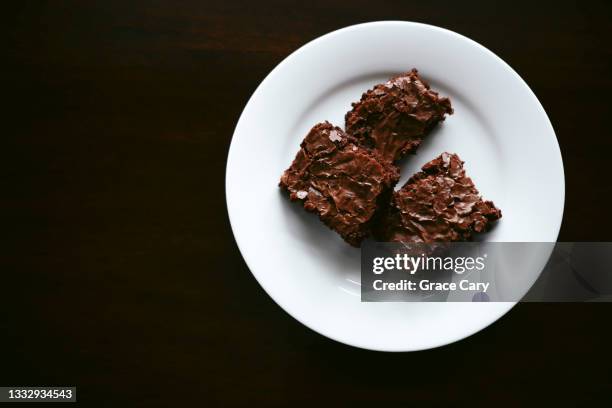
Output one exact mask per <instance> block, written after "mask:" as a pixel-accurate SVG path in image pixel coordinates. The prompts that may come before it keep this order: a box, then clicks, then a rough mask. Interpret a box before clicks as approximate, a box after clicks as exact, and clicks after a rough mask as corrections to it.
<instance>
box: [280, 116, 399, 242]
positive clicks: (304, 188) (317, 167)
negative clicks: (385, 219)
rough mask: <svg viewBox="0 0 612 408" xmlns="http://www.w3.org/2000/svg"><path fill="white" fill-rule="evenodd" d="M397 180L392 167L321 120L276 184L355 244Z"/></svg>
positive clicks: (350, 137)
mask: <svg viewBox="0 0 612 408" xmlns="http://www.w3.org/2000/svg"><path fill="white" fill-rule="evenodd" d="M398 179H399V173H398V170H397V168H396V167H395V166H393V165H390V164H384V162H383V161H382V160H380V158H378V157H377V156H376V153H375V152H372V151H369V150H368V149H364V148H363V147H361V146H359V145H358V144H357V143H356V140H355V139H354V138H353V137H352V136H350V135H347V134H346V133H345V132H344V131H342V129H340V128H339V127H335V126H333V125H332V124H330V123H329V122H324V123H319V124H317V125H315V126H314V127H313V128H312V129H311V130H310V132H309V133H308V135H306V137H305V138H304V141H303V142H302V144H301V145H300V150H299V151H298V153H297V155H296V157H295V160H294V161H293V163H292V164H291V167H289V168H288V169H287V170H286V171H285V173H284V174H283V175H282V177H281V180H280V184H279V185H280V187H281V188H282V189H284V190H286V191H287V192H288V193H289V198H290V199H291V200H292V201H301V202H302V203H303V205H304V208H305V209H306V210H308V211H311V212H313V213H316V214H318V215H319V217H320V218H321V220H322V221H323V222H324V223H325V224H326V225H327V226H328V227H329V228H331V229H332V230H334V231H336V232H338V233H339V234H340V235H341V236H342V238H344V239H345V240H346V241H347V242H348V243H349V244H351V245H353V246H359V245H360V243H361V241H362V240H363V239H364V238H365V237H366V236H368V235H369V233H370V223H371V221H372V218H373V216H374V214H375V213H376V211H377V209H378V207H379V205H380V204H381V203H382V202H384V201H385V200H384V198H385V196H386V197H387V198H388V196H389V194H390V193H391V191H392V189H393V186H394V185H395V183H397V180H398Z"/></svg>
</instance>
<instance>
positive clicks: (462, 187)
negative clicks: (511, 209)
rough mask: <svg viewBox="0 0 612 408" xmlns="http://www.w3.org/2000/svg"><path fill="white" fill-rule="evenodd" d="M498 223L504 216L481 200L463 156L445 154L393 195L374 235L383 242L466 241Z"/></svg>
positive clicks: (492, 205) (491, 205) (424, 167)
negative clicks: (493, 223)
mask: <svg viewBox="0 0 612 408" xmlns="http://www.w3.org/2000/svg"><path fill="white" fill-rule="evenodd" d="M499 218H501V211H500V210H499V209H498V208H496V207H495V205H494V204H493V203H492V202H491V201H484V200H483V199H482V198H481V197H480V195H479V193H478V190H477V189H476V187H475V186H474V183H473V182H472V180H471V179H470V178H469V177H467V176H466V175H465V170H464V169H463V162H462V161H461V159H460V158H459V156H457V155H456V154H450V153H442V155H440V156H439V157H438V158H436V159H434V160H432V161H430V162H429V163H427V164H425V165H424V166H423V168H422V171H420V172H418V173H416V174H415V175H414V176H412V177H411V178H410V180H408V182H406V184H404V186H403V187H402V188H401V189H400V190H398V191H396V192H394V193H393V197H392V198H391V203H390V205H389V207H388V208H387V210H386V213H385V214H384V215H382V216H381V222H380V223H379V224H378V225H377V226H376V231H375V235H376V238H377V239H378V240H380V241H401V242H450V241H467V240H470V239H471V238H472V236H473V234H474V233H475V232H483V231H486V230H488V229H489V227H490V226H491V223H492V222H494V221H495V220H497V219H499Z"/></svg>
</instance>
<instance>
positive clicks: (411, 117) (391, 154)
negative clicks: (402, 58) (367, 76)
mask: <svg viewBox="0 0 612 408" xmlns="http://www.w3.org/2000/svg"><path fill="white" fill-rule="evenodd" d="M452 113H453V109H452V108H451V103H450V100H449V99H448V98H445V97H440V96H438V93H437V92H434V91H432V90H431V89H430V88H429V84H428V83H427V82H426V81H424V80H423V79H421V78H420V77H419V75H418V73H417V70H416V69H413V70H412V71H410V72H407V73H405V74H402V75H398V76H396V77H394V78H391V79H390V80H389V81H387V82H385V83H383V84H379V85H376V86H375V87H374V88H373V89H371V90H369V91H367V92H365V93H364V94H363V95H362V97H361V100H360V101H359V102H355V103H353V109H352V110H351V111H349V112H347V114H346V116H345V121H346V132H347V133H349V134H350V135H352V136H354V137H355V138H357V140H358V142H359V144H361V145H362V146H366V147H368V148H370V149H372V150H375V151H376V152H378V154H379V155H380V156H381V157H383V158H384V159H385V160H388V161H391V162H395V161H397V160H399V159H400V158H402V157H403V156H404V155H406V154H408V153H413V152H414V151H415V150H416V148H417V147H418V146H419V145H420V144H421V141H422V140H423V138H424V137H425V135H426V134H427V133H428V132H429V131H430V130H431V129H432V128H433V127H434V126H435V125H436V124H437V123H438V122H440V121H442V120H444V117H445V115H446V114H452Z"/></svg>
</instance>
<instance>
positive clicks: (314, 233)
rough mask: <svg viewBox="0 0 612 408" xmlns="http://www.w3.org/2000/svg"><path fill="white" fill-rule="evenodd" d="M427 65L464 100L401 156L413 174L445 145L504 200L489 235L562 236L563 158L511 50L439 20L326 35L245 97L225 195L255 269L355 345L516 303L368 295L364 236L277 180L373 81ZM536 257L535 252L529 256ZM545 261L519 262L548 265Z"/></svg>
mask: <svg viewBox="0 0 612 408" xmlns="http://www.w3.org/2000/svg"><path fill="white" fill-rule="evenodd" d="M413 67H414V68H417V69H418V70H419V72H420V74H421V75H422V76H423V77H424V78H425V79H426V80H428V81H429V82H430V83H431V85H432V88H433V89H434V90H437V91H439V92H440V93H441V94H442V95H446V96H449V97H450V98H451V101H452V104H453V108H454V109H455V113H454V115H452V116H449V117H448V118H447V119H446V121H445V122H444V123H443V124H441V125H440V126H438V127H437V129H436V130H435V131H434V132H433V134H431V135H430V136H429V137H428V138H427V139H426V141H425V143H424V144H423V145H422V146H421V147H420V148H419V150H418V152H417V154H416V156H413V157H412V158H411V159H409V160H407V162H406V165H405V166H403V168H402V180H401V181H400V184H399V185H401V184H402V183H403V181H404V180H406V179H407V178H408V177H409V176H410V175H411V174H412V173H414V172H415V171H417V170H418V169H419V168H420V166H421V165H423V164H424V163H426V162H427V161H429V160H431V159H433V158H434V157H436V156H437V155H439V154H440V153H441V152H443V151H449V152H456V153H458V154H459V155H460V157H461V158H462V159H463V160H465V162H466V164H465V167H466V170H467V173H468V175H470V176H471V177H472V179H473V180H474V182H475V184H476V186H477V187H478V189H479V190H480V192H481V193H482V195H483V196H484V197H485V198H486V199H490V200H493V201H494V202H495V204H496V205H497V206H498V207H500V208H501V209H502V211H503V218H502V219H501V220H500V222H499V223H498V225H497V227H496V228H495V229H494V230H493V231H492V232H491V233H489V234H488V235H486V236H485V239H486V240H490V241H540V242H554V241H556V239H557V235H558V232H559V227H560V224H561V218H562V215H563V204H564V176H563V164H562V161H561V153H560V151H559V145H558V144H557V139H556V137H555V133H554V130H553V128H552V126H551V124H550V121H549V120H548V117H547V116H546V113H545V112H544V109H543V108H542V106H541V105H540V103H539V102H538V100H537V98H536V97H535V95H534V94H533V92H532V91H531V90H530V89H529V87H528V86H527V84H525V82H524V81H523V80H522V79H521V78H520V77H519V76H518V74H517V73H516V72H514V71H513V70H512V68H510V67H509V66H508V65H507V64H506V63H505V62H504V61H502V60H501V59H500V58H499V57H497V56H496V55H495V54H493V53H492V52H491V51H489V50H487V49H486V48H484V47H483V46H481V45H479V44H477V43H476V42H474V41H472V40H470V39H468V38H466V37H463V36H461V35H459V34H456V33H454V32H452V31H448V30H445V29H442V28H438V27H434V26H430V25H424V24H417V23H410V22H399V21H385V22H375V23H367V24H360V25H355V26H351V27H347V28H344V29H341V30H338V31H334V32H332V33H330V34H327V35H324V36H322V37H320V38H317V39H316V40H314V41H312V42H310V43H308V44H306V45H304V46H303V47H301V48H300V49H299V50H297V51H295V52H294V53H293V54H291V55H290V56H289V57H287V58H286V59H285V60H284V61H283V62H281V63H280V64H279V65H278V66H277V67H276V68H275V69H274V70H273V71H272V72H271V73H270V74H269V75H268V76H267V77H266V79H265V80H264V81H263V82H262V83H261V85H260V86H259V87H258V88H257V90H256V91H255V93H254V94H253V96H252V97H251V99H250V100H249V102H248V104H247V106H246V107H245V109H244V111H243V113H242V116H241V117H240V120H239V121H238V125H237V126H236V130H235V132H234V137H233V139H232V144H231V147H230V151H229V156H228V160H227V174H226V195H227V196H226V198H227V207H228V212H229V217H230V221H231V225H232V229H233V232H234V235H235V237H236V241H237V243H238V247H239V248H240V251H241V252H242V255H243V256H244V259H245V261H246V263H247V264H248V266H249V268H250V269H251V271H252V273H253V275H254V276H255V278H256V279H257V280H258V281H259V283H260V284H261V286H262V287H263V288H264V289H265V291H266V292H267V293H268V294H269V295H270V296H271V297H272V298H273V299H274V300H275V301H276V302H277V303H278V304H279V305H280V306H281V307H282V308H283V309H285V310H286V311H287V312H288V313H289V314H290V315H292V316H293V317H294V318H296V319H297V320H299V321H300V322H302V323H303V324H304V325H306V326H308V327H310V328H311V329H313V330H315V331H317V332H319V333H321V334H323V335H325V336H328V337H330V338H332V339H335V340H337V341H340V342H343V343H346V344H350V345H353V346H357V347H362V348H367V349H373V350H385V351H411V350H421V349H427V348H432V347H437V346H441V345H444V344H448V343H451V342H453V341H457V340H460V339H462V338H465V337H467V336H469V335H471V334H474V333H476V332H478V331H479V330H482V329H483V328H485V327H486V326H488V325H489V324H491V323H493V322H494V321H495V320H497V319H499V318H500V317H501V316H502V315H504V314H505V313H506V312H508V311H509V310H510V309H511V308H512V307H513V306H514V303H361V302H360V296H359V295H360V291H359V281H360V278H359V275H360V273H359V257H360V253H359V250H358V249H354V248H351V247H350V246H348V245H347V244H345V243H344V242H343V241H342V240H341V239H340V238H339V237H338V236H337V235H336V234H335V233H334V232H332V231H330V230H328V229H327V228H326V227H325V226H324V225H323V224H321V222H320V221H319V220H318V218H317V217H316V216H315V215H313V214H310V213H306V212H305V211H304V210H303V209H302V208H300V206H299V205H297V204H295V203H290V202H289V200H288V199H287V198H286V197H285V196H284V195H283V194H281V192H280V190H279V188H278V181H279V178H280V175H281V174H282V172H283V171H284V170H285V169H286V168H287V167H288V166H289V164H290V163H291V161H292V160H293V158H294V156H295V153H296V152H297V150H298V146H299V144H300V142H301V140H302V138H303V137H304V136H305V135H306V133H307V131H308V130H309V129H310V127H311V126H313V125H314V124H315V123H317V122H320V121H323V120H329V121H330V122H332V123H334V124H336V125H338V126H341V127H343V126H344V114H345V112H346V111H348V110H349V109H350V104H351V102H353V101H357V100H359V98H360V96H361V94H362V92H364V91H366V90H367V89H369V88H371V87H372V86H373V85H374V84H376V83H379V82H383V81H385V80H386V79H388V78H389V77H391V76H392V75H395V74H398V73H402V72H405V71H408V70H409V69H411V68H413ZM525 262H531V263H525ZM543 262H544V261H542V260H541V259H539V260H538V261H533V260H532V261H524V263H523V265H519V267H518V268H517V269H516V270H517V273H519V274H520V273H522V272H523V269H525V270H527V269H529V270H530V273H531V274H533V272H534V271H535V273H536V274H539V273H540V270H541V268H542V266H543V264H542V263H543Z"/></svg>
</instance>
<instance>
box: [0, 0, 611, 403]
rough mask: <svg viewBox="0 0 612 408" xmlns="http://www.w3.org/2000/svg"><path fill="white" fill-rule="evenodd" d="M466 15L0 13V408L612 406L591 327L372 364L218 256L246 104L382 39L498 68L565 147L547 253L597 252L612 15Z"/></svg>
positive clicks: (261, 6) (508, 323) (175, 10)
mask: <svg viewBox="0 0 612 408" xmlns="http://www.w3.org/2000/svg"><path fill="white" fill-rule="evenodd" d="M464 3H466V2H457V1H436V2H425V1H419V2H407V1H402V2H400V1H397V2H393V1H386V0H379V1H375V2H373V1H361V0H355V1H351V2H348V1H347V2H342V1H317V2H287V1H275V2H267V1H266V2H264V1H249V2H246V1H245V2H236V1H230V0H225V1H210V0H199V1H180V2H178V1H149V2H135V1H115V0H105V1H95V2H93V1H90V2H82V1H74V2H65V1H54V2H15V4H13V5H12V6H10V7H12V9H7V8H5V12H4V14H3V15H4V23H3V31H4V33H3V38H4V40H5V41H6V46H5V47H4V48H3V52H4V54H8V62H7V63H5V64H4V65H3V84H4V85H3V91H4V100H5V103H6V102H8V105H9V106H8V107H7V106H6V105H5V108H4V113H5V115H3V116H5V117H4V120H3V131H2V146H3V147H2V149H1V152H2V160H1V162H2V166H3V169H2V172H1V174H0V180H1V196H0V197H1V201H0V210H1V214H2V236H3V240H2V249H1V252H0V253H1V258H0V259H1V261H0V271H1V273H2V275H1V282H2V283H1V285H2V286H1V287H2V296H1V298H2V303H1V306H2V307H1V311H0V313H1V316H2V317H1V319H0V337H1V340H0V341H1V342H2V346H3V347H2V354H1V357H2V358H1V361H0V385H76V386H77V387H78V397H79V399H80V400H81V401H82V402H89V404H88V405H104V406H117V405H123V404H126V405H140V406H202V405H204V406H213V405H224V406H225V405H233V404H245V405H266V406H272V405H280V404H283V405H289V404H291V405H294V404H299V403H302V404H312V403H315V402H317V401H326V402H328V403H334V404H342V405H348V404H357V405H362V404H367V405H370V406H381V404H382V403H400V402H401V403H403V404H401V405H400V406H407V405H408V404H409V403H434V402H437V403H439V404H443V403H451V402H452V401H455V400H461V401H462V402H466V403H473V404H477V403H478V402H485V403H487V404H489V405H490V406H496V405H514V406H517V405H519V404H525V403H529V402H561V403H566V404H569V405H574V404H578V403H582V404H583V405H582V406H588V402H590V401H595V400H596V399H597V398H601V397H605V398H607V399H608V400H610V399H611V392H612V388H611V384H612V376H611V374H610V373H612V368H611V367H610V365H611V363H612V359H611V353H612V345H611V343H612V334H611V332H610V330H609V326H610V322H611V318H610V313H612V305H610V304H521V305H518V306H517V307H516V308H515V309H513V310H512V312H510V313H509V314H507V315H506V316H504V317H503V318H502V319H500V320H499V321H498V322H496V323H494V324H493V325H492V326H491V327H489V328H488V329H486V330H484V331H482V332H480V333H478V334H476V335H474V336H472V337H471V338H469V339H467V340H465V341H461V342H459V343H456V344H452V345H449V346H446V347H442V348H440V349H436V350H431V351H425V352H419V353H404V354H385V353H377V352H369V351H364V350H359V349H355V348H351V347H348V346H344V345H342V344H338V343H335V342H333V341H331V340H328V339H327V338H324V337H322V336H320V335H318V334H317V333H314V332H312V331H310V330H309V329H307V328H305V327H303V326H302V325H301V324H299V323H298V322H296V321H295V320H293V319H292V318H291V317H289V316H288V315H287V314H286V313H285V312H284V311H283V310H282V309H280V308H279V307H278V306H277V305H276V304H275V303H274V302H273V301H272V300H271V299H270V298H269V297H268V296H267V295H266V294H265V293H264V291H263V290H262V289H261V288H260V287H259V285H258V284H257V283H256V281H255V280H254V279H253V277H252V276H251V274H250V272H249V270H248V269H247V267H246V265H245V264H244V261H243V260H242V258H241V256H240V253H239V252H238V249H237V247H236V245H235V242H234V239H233V236H232V233H231V231H230V227H229V223H228V220H227V213H226V208H225V197H224V176H225V160H226V155H227V149H228V146H229V143H230V139H231V136H232V132H233V129H234V126H235V124H236V121H237V120H238V117H239V115H240V112H241V110H242V108H243V107H244V105H245V103H246V101H247V99H248V98H249V96H250V95H251V93H252V92H253V91H254V90H255V88H256V87H257V85H258V84H259V82H260V81H261V80H262V79H263V78H264V77H265V76H266V74H267V73H268V72H269V71H270V70H271V69H272V68H273V67H274V66H275V65H276V64H278V63H279V62H280V61H281V60H282V59H283V58H284V57H286V56H287V55H288V54H289V53H290V52H292V51H293V50H295V49H296V48H298V47H299V46H301V45H302V44H304V43H305V42H307V41H309V40H311V39H313V38H315V37H317V36H319V35H322V34H324V33H326V32H329V31H331V30H334V29H336V28H340V27H343V26H346V25H350V24H354V23H359V22H365V21H371V20H383V19H401V20H412V21H420V22H427V23H430V24H435V25H439V26H442V27H447V28H449V29H452V30H455V31H457V32H460V33H462V34H465V35H467V36H469V37H471V38H473V39H474V40H476V41H478V42H480V43H481V44H483V45H485V46H486V47H488V48H490V49H491V50H492V51H494V52H495V53H497V54H498V55H499V56H501V57H502V58H503V59H504V60H506V61H507V62H508V63H509V64H510V65H511V66H513V67H514V68H515V69H516V70H517V72H518V73H519V74H520V75H521V76H522V77H523V78H524V79H525V80H526V82H527V83H528V84H529V85H530V86H531V87H532V89H533V90H534V92H535V93H536V94H537V96H538V97H539V99H540V101H541V102H542V104H543V105H544V107H545V109H546V110H547V112H548V114H549V116H550V119H551V121H552V123H553V126H554V127H555V130H556V132H557V136H558V138H559V142H560V144H561V150H562V153H563V159H564V165H565V172H566V184H567V191H566V192H567V194H566V205H565V216H564V221H563V227H562V230H561V234H560V237H559V239H560V240H565V241H579V240H603V241H610V240H611V237H610V231H611V230H612V218H611V217H610V202H611V201H610V197H611V196H612V194H610V193H611V189H612V183H611V182H610V173H611V171H610V169H609V168H610V164H611V162H612V161H611V159H610V149H611V148H612V139H611V136H610V127H609V125H605V123H607V122H606V120H608V119H609V118H610V107H611V104H610V95H612V77H611V76H610V73H611V68H612V67H611V61H612V58H611V48H610V44H609V40H610V38H611V37H612V29H611V23H610V18H611V17H612V13H611V11H612V8H611V6H610V4H611V3H610V2H604V1H600V2H587V1H583V2H569V3H565V2H559V1H557V2H554V3H550V4H549V5H543V4H541V3H540V2H535V1H530V2H526V3H522V4H519V3H517V2H504V4H497V3H498V2H485V1H480V2H475V3H472V2H470V3H469V4H464ZM500 96H501V97H503V95H500ZM517 120H521V118H517ZM525 148H527V149H528V148H529V146H526V147H525ZM207 403H208V405H207ZM215 403H216V404H215ZM584 404H586V405H584Z"/></svg>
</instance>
